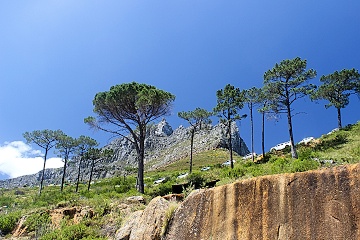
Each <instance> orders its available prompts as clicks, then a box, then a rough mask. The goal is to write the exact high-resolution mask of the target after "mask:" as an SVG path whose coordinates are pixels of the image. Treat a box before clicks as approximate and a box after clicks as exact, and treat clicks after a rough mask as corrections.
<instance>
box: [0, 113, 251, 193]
mask: <svg viewBox="0 0 360 240" xmlns="http://www.w3.org/2000/svg"><path fill="white" fill-rule="evenodd" d="M147 134H148V135H147V139H146V142H145V169H146V170H148V171H149V170H154V169H157V168H161V167H163V166H166V165H169V164H171V163H173V162H176V161H178V160H179V159H182V158H186V157H188V156H189V154H190V131H189V128H185V127H183V126H179V127H178V128H177V129H175V130H173V129H172V127H171V126H170V125H169V124H168V123H167V122H166V120H165V119H163V120H162V121H160V122H159V123H158V124H155V125H152V126H151V127H150V128H149V130H148V133H147ZM232 145H233V146H232V148H233V151H234V152H235V153H236V154H238V155H241V156H244V155H246V154H247V153H249V150H248V148H247V146H246V144H245V142H244V141H243V140H242V139H241V137H240V132H239V129H238V127H237V125H236V123H234V124H233V126H232ZM104 148H109V149H113V150H114V156H113V158H111V159H109V160H107V161H103V160H102V161H99V162H98V163H97V164H96V167H95V169H94V176H93V179H94V180H98V179H103V178H110V177H115V176H122V175H124V174H126V169H127V168H136V167H137V162H136V151H135V148H134V147H133V145H132V144H131V142H130V141H129V140H127V139H126V138H118V139H115V140H114V141H112V142H111V143H110V144H109V145H107V146H105V147H104ZM219 148H224V149H228V148H229V147H228V144H227V137H226V128H225V126H224V125H222V124H218V125H215V126H209V127H208V128H207V129H204V130H202V131H199V132H198V133H197V134H196V135H195V139H194V154H197V153H200V152H203V151H207V150H213V149H219ZM90 169H91V164H90V162H87V163H86V162H85V163H84V164H83V165H82V169H81V179H82V181H86V180H87V179H89V175H90ZM77 171H78V158H77V157H74V158H73V159H72V161H70V163H69V166H68V168H67V172H66V176H65V179H66V181H67V182H68V183H69V184H70V183H73V182H75V181H76V177H77ZM62 172H63V168H58V169H46V171H45V176H44V180H45V184H46V185H50V184H53V185H57V184H60V182H61V177H62ZM40 177H41V172H39V173H37V174H33V175H28V176H21V177H18V178H14V179H10V180H5V181H0V188H14V187H23V186H28V187H32V186H36V185H38V183H39V179H40Z"/></svg>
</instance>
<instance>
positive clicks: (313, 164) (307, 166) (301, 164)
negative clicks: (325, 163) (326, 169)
mask: <svg viewBox="0 0 360 240" xmlns="http://www.w3.org/2000/svg"><path fill="white" fill-rule="evenodd" d="M319 166H320V163H319V162H317V161H314V160H310V159H304V160H301V159H295V160H294V161H293V163H292V172H305V171H308V170H313V169H317V168H318V167H319Z"/></svg>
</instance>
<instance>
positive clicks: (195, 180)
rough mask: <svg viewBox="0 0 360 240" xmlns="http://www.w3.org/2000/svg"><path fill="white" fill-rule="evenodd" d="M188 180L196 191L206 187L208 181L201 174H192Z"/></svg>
mask: <svg viewBox="0 0 360 240" xmlns="http://www.w3.org/2000/svg"><path fill="white" fill-rule="evenodd" d="M187 180H188V181H189V184H190V185H193V186H194V187H195V189H199V188H201V187H204V186H205V183H206V179H205V178H204V176H203V174H201V173H199V172H194V173H191V174H190V175H189V176H187Z"/></svg>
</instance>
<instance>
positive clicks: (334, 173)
mask: <svg viewBox="0 0 360 240" xmlns="http://www.w3.org/2000/svg"><path fill="white" fill-rule="evenodd" d="M359 203H360V164H355V165H344V166H339V167H335V168H331V169H330V168H329V169H321V170H314V171H308V172H303V173H293V174H281V175H272V176H263V177H257V178H252V179H247V180H242V181H239V182H235V183H232V184H228V185H223V186H219V187H215V188H211V189H202V190H197V191H193V192H192V194H190V195H189V196H188V197H187V198H186V199H185V201H184V202H182V203H181V205H180V206H179V207H178V208H177V210H176V211H175V213H174V215H173V218H172V220H171V222H170V225H169V228H168V234H167V235H166V237H165V240H174V239H176V240H192V239H194V240H195V239H242V240H250V239H276V240H302V239H343V240H355V239H360V225H359V221H358V220H359V219H360V206H359Z"/></svg>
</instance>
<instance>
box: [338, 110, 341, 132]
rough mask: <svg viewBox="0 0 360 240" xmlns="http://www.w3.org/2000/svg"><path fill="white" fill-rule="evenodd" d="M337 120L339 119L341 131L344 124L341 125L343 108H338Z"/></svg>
mask: <svg viewBox="0 0 360 240" xmlns="http://www.w3.org/2000/svg"><path fill="white" fill-rule="evenodd" d="M337 118H338V128H339V129H341V128H342V124H341V108H337Z"/></svg>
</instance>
